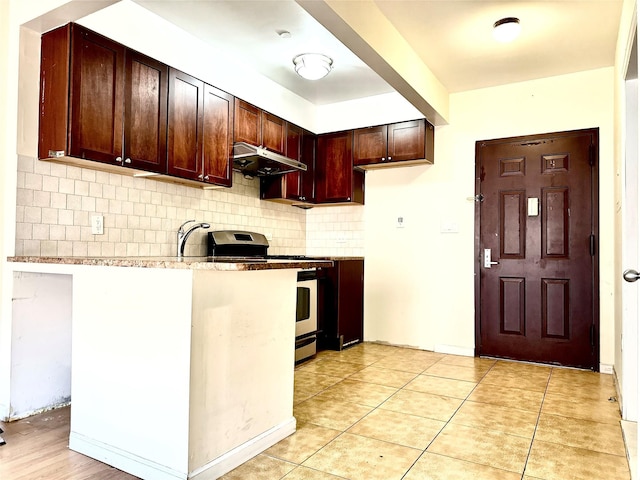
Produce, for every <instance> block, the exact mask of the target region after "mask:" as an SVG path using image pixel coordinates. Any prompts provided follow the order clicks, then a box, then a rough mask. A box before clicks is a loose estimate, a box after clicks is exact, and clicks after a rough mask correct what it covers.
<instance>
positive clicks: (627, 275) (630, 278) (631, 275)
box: [622, 269, 640, 283]
mask: <svg viewBox="0 0 640 480" xmlns="http://www.w3.org/2000/svg"><path fill="white" fill-rule="evenodd" d="M622 277H623V278H624V279H625V280H626V281H627V282H629V283H633V282H635V281H636V280H640V273H638V272H637V271H635V270H631V269H629V270H625V271H624V273H623V274H622Z"/></svg>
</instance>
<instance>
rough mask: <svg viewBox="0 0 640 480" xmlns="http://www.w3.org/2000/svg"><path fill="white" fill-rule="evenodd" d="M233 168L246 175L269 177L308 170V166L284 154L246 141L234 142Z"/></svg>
mask: <svg viewBox="0 0 640 480" xmlns="http://www.w3.org/2000/svg"><path fill="white" fill-rule="evenodd" d="M233 169H234V170H236V171H238V172H241V173H242V174H243V175H244V176H246V177H267V176H271V175H282V174H283V173H289V172H296V171H306V170H307V166H306V165H305V164H304V163H301V162H298V161H296V160H293V159H291V158H287V157H285V156H284V155H280V154H278V153H274V152H272V151H270V150H267V149H266V148H263V147H256V146H255V145H251V144H249V143H246V142H236V143H234V144H233Z"/></svg>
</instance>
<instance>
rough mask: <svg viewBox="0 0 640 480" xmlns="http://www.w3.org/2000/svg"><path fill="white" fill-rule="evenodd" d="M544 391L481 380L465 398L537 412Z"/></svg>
mask: <svg viewBox="0 0 640 480" xmlns="http://www.w3.org/2000/svg"><path fill="white" fill-rule="evenodd" d="M543 398H544V393H542V392H534V391H532V390H522V389H521V388H509V387H501V386H499V385H493V384H491V383H484V382H481V383H479V384H478V386H477V387H476V388H475V390H474V391H473V392H472V393H471V395H469V398H468V399H467V400H471V401H473V402H479V403H489V404H491V405H500V406H503V407H510V408H518V409H520V410H529V411H532V412H539V411H540V407H541V406H542V399H543Z"/></svg>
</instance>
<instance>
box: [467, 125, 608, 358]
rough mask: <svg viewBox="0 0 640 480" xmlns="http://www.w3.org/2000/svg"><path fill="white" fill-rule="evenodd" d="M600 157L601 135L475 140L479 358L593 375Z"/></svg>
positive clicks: (581, 133)
mask: <svg viewBox="0 0 640 480" xmlns="http://www.w3.org/2000/svg"><path fill="white" fill-rule="evenodd" d="M597 156H598V130H597V129H589V130H578V131H572V132H561V133H553V134H545V135H534V136H528V137H517V138H508V139H499V140H490V141H482V142H477V143H476V174H477V184H476V194H477V196H476V199H477V200H478V205H479V208H478V209H477V218H476V246H477V248H478V250H479V259H478V265H477V268H476V345H477V353H478V354H480V355H488V356H495V357H504V358H512V359H517V360H527V361H534V362H543V363H552V364H560V365H568V366H575V367H582V368H589V369H593V370H597V369H598V361H599V360H598V333H599V332H598V325H599V322H598V296H597V288H596V286H597V272H598V263H597V259H598V257H597V244H596V240H597V233H598V232H597V218H598V216H597V185H598V183H597V166H596V165H597ZM494 262H497V263H494Z"/></svg>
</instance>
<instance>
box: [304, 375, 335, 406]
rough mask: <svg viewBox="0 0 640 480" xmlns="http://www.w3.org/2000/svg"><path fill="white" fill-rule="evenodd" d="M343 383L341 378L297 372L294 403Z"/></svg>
mask: <svg viewBox="0 0 640 480" xmlns="http://www.w3.org/2000/svg"><path fill="white" fill-rule="evenodd" d="M340 381H342V378H340V377H332V376H329V375H321V374H314V373H308V372H304V371H296V372H295V374H294V384H293V403H294V404H297V403H300V402H303V401H304V400H307V399H309V398H311V397H313V396H314V395H316V394H318V393H320V392H322V391H323V390H326V389H327V388H328V387H330V386H331V385H335V384H336V383H338V382H340Z"/></svg>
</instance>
